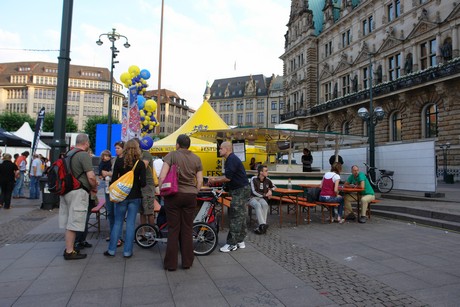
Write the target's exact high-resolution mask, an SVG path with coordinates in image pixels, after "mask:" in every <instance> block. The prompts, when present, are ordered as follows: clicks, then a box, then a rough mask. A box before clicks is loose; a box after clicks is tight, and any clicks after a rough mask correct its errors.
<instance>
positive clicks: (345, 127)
mask: <svg viewBox="0 0 460 307" xmlns="http://www.w3.org/2000/svg"><path fill="white" fill-rule="evenodd" d="M342 134H346V135H348V134H350V123H349V122H344V123H343V125H342Z"/></svg>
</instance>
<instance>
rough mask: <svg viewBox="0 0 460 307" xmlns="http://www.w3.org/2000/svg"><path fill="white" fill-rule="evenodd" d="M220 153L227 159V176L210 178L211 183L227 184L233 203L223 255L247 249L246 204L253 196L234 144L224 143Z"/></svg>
mask: <svg viewBox="0 0 460 307" xmlns="http://www.w3.org/2000/svg"><path fill="white" fill-rule="evenodd" d="M219 153H220V156H221V157H224V158H225V174H224V176H220V177H210V178H209V181H208V182H209V183H210V184H215V183H220V182H224V183H227V186H228V189H229V190H230V196H232V201H231V203H230V209H229V210H228V216H229V223H230V230H229V232H228V235H227V244H225V245H224V246H222V247H221V248H220V251H221V252H223V253H227V252H232V251H235V250H237V249H238V248H245V247H246V245H245V244H244V237H245V236H246V204H247V202H248V199H249V197H250V196H251V189H250V187H249V181H248V178H247V176H246V171H245V170H244V166H243V163H242V162H241V160H240V159H239V158H238V157H237V156H236V155H235V154H234V153H233V151H232V144H231V143H230V142H223V143H222V144H221V145H220V148H219Z"/></svg>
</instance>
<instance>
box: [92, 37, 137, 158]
mask: <svg viewBox="0 0 460 307" xmlns="http://www.w3.org/2000/svg"><path fill="white" fill-rule="evenodd" d="M102 36H107V38H108V39H109V41H110V42H111V43H112V47H110V49H111V50H112V64H111V65H110V89H109V91H110V96H109V112H108V113H109V114H108V119H107V149H109V150H110V148H111V145H112V103H113V69H114V68H115V64H116V63H118V61H114V60H115V58H116V57H117V54H118V52H120V51H119V50H118V49H117V48H116V47H115V42H116V41H117V40H119V39H121V38H124V39H125V40H126V42H125V43H124V44H123V46H125V48H129V47H131V45H130V44H129V43H128V38H127V37H126V36H124V35H121V34H119V33H117V32H115V29H112V32H109V33H103V34H101V35H99V39H98V40H97V41H96V44H97V45H98V46H101V45H102V44H103V42H102V40H101V37H102Z"/></svg>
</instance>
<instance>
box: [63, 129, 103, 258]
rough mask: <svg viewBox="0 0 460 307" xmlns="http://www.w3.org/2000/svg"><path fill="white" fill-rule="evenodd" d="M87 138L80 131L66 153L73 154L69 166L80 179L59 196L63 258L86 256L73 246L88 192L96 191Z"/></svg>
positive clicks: (85, 210) (82, 221) (82, 227)
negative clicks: (62, 231)
mask: <svg viewBox="0 0 460 307" xmlns="http://www.w3.org/2000/svg"><path fill="white" fill-rule="evenodd" d="M88 149H89V138H88V135H86V134H84V133H81V134H78V135H77V138H76V141H75V147H74V148H73V149H72V150H70V151H69V152H68V153H67V155H70V154H73V156H72V158H71V163H70V168H71V171H72V174H73V175H74V176H75V178H77V179H78V181H80V184H81V186H80V188H79V189H75V190H72V191H70V192H69V193H67V194H65V195H62V196H60V203H59V227H60V228H65V246H66V249H65V251H64V259H65V260H78V259H83V258H86V254H82V253H80V252H77V251H76V250H75V248H74V244H75V237H76V234H77V231H84V230H85V227H86V215H87V213H88V204H89V202H88V201H89V197H90V193H93V194H94V195H95V194H96V193H97V180H96V175H95V174H94V171H93V164H92V161H91V157H90V156H89V155H88V152H87V151H88Z"/></svg>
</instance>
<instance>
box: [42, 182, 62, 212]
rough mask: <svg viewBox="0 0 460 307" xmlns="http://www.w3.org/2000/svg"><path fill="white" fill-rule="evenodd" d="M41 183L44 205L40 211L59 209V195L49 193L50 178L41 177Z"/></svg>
mask: <svg viewBox="0 0 460 307" xmlns="http://www.w3.org/2000/svg"><path fill="white" fill-rule="evenodd" d="M39 182H40V191H41V193H42V205H41V207H40V209H43V210H52V209H53V208H59V195H57V194H53V193H50V191H48V177H46V176H43V177H41V178H40V181H39Z"/></svg>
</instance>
